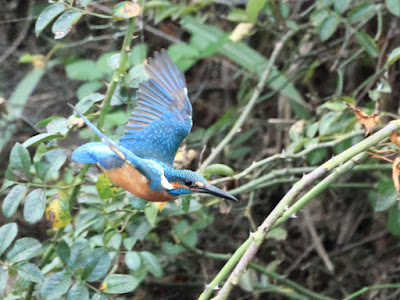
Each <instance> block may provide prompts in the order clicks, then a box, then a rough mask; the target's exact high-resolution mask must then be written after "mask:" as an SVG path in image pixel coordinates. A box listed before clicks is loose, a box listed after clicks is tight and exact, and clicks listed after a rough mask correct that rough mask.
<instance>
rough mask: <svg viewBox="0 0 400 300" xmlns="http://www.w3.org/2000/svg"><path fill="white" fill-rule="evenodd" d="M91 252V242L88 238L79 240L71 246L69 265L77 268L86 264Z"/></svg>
mask: <svg viewBox="0 0 400 300" xmlns="http://www.w3.org/2000/svg"><path fill="white" fill-rule="evenodd" d="M90 254H91V249H90V245H89V242H88V241H87V240H78V241H76V242H74V243H73V244H72V246H71V256H70V258H69V260H68V263H67V265H68V267H70V268H72V269H74V270H77V269H79V268H82V267H83V266H85V265H86V262H87V260H88V258H89V256H90Z"/></svg>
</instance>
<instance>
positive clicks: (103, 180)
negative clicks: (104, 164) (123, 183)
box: [96, 173, 119, 199]
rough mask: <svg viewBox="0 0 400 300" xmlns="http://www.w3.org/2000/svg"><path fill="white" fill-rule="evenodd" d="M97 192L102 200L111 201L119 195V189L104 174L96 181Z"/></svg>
mask: <svg viewBox="0 0 400 300" xmlns="http://www.w3.org/2000/svg"><path fill="white" fill-rule="evenodd" d="M96 190H97V192H98V193H99V196H100V198H101V199H110V198H113V197H115V196H116V195H117V193H118V190H119V188H118V187H117V186H116V185H115V184H114V183H113V182H112V181H111V179H110V178H109V177H108V176H107V175H106V174H104V173H102V174H100V176H99V178H97V181H96Z"/></svg>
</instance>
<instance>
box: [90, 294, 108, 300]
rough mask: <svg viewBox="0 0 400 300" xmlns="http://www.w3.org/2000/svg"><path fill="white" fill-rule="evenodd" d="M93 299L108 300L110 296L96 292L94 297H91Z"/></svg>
mask: <svg viewBox="0 0 400 300" xmlns="http://www.w3.org/2000/svg"><path fill="white" fill-rule="evenodd" d="M90 299H91V300H108V298H107V297H106V296H104V295H100V294H94V295H93V296H92V298H90Z"/></svg>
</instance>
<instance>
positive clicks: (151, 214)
mask: <svg viewBox="0 0 400 300" xmlns="http://www.w3.org/2000/svg"><path fill="white" fill-rule="evenodd" d="M144 214H145V215H146V218H147V221H149V223H150V225H151V226H153V227H154V226H155V225H156V223H157V222H156V221H157V215H158V208H157V207H155V206H154V205H152V204H150V205H149V206H147V207H145V209H144Z"/></svg>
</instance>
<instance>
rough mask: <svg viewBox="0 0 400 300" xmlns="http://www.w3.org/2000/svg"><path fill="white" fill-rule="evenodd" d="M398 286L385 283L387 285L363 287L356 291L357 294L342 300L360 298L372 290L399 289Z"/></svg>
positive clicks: (397, 284)
mask: <svg viewBox="0 0 400 300" xmlns="http://www.w3.org/2000/svg"><path fill="white" fill-rule="evenodd" d="M399 288H400V284H399V283H387V284H377V285H372V286H365V287H363V288H362V289H360V290H358V291H357V292H355V293H353V294H350V295H348V296H347V297H346V298H344V299H343V300H350V299H354V298H356V297H357V296H360V295H361V294H364V293H366V292H368V291H372V290H380V289H399Z"/></svg>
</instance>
